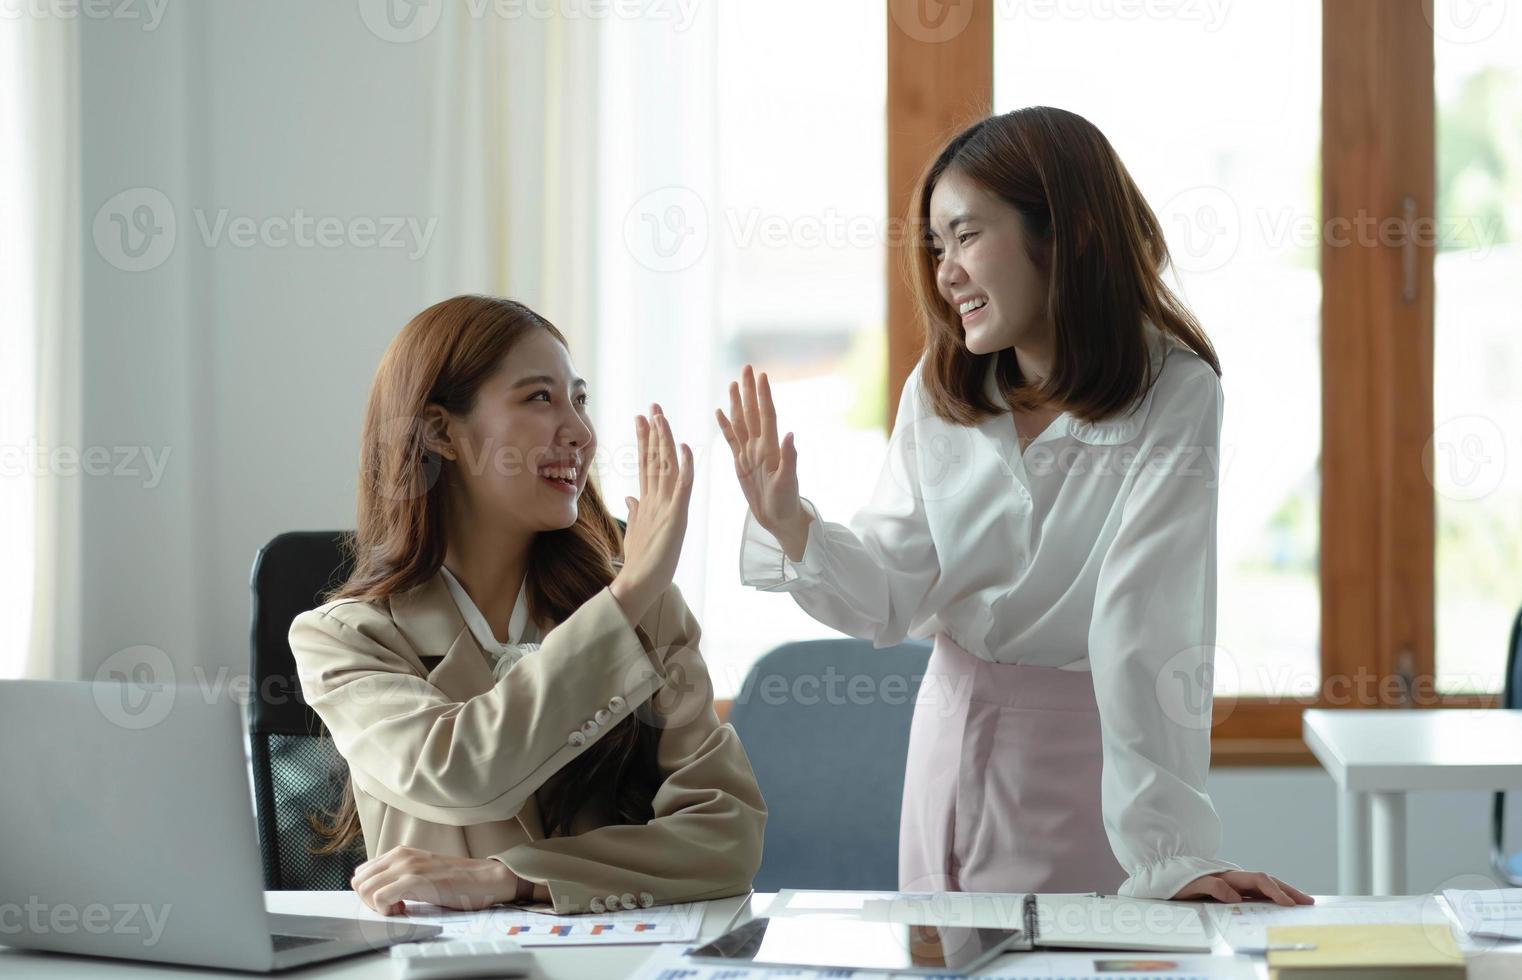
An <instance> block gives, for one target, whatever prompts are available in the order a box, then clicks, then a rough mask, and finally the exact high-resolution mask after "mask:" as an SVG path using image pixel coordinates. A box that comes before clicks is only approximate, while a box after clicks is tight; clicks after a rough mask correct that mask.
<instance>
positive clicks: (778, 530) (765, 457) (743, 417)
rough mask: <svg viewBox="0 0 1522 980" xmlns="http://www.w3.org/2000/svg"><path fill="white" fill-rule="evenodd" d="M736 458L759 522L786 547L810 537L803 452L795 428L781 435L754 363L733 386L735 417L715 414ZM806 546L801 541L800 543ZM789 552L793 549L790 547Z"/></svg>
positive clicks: (737, 473) (731, 402) (768, 387)
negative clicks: (802, 494)
mask: <svg viewBox="0 0 1522 980" xmlns="http://www.w3.org/2000/svg"><path fill="white" fill-rule="evenodd" d="M714 414H715V416H717V418H718V420H719V429H720V431H722V432H723V433H724V440H725V441H726V442H728V443H729V450H730V452H731V453H733V454H734V458H735V477H736V478H737V479H738V480H739V481H740V489H741V490H742V491H744V493H745V502H746V503H747V504H749V505H750V512H751V513H752V514H754V515H755V517H756V521H757V523H759V524H760V525H761V526H762V527H764V528H765V529H766V530H768V531H770V532H771V533H772V534H773V535H774V536H776V537H777V538H778V540H780V541H782V542H783V544H784V546H786V545H788V544H789V543H790V541H792V540H796V538H797V534H798V532H799V531H800V530H801V531H802V533H803V534H804V535H805V536H806V535H807V529H808V517H807V515H806V514H805V513H804V510H803V504H802V502H801V501H800V500H799V497H798V450H797V448H796V447H795V446H794V445H793V434H792V433H791V432H789V433H788V434H787V435H786V436H785V437H783V439H782V440H781V441H780V442H779V441H778V439H777V410H776V406H775V405H773V403H772V389H771V383H770V382H769V381H768V380H767V378H766V374H765V372H763V373H762V374H761V377H760V380H759V382H758V381H757V378H756V374H755V372H754V371H753V370H752V369H751V366H750V365H748V364H747V365H746V366H745V370H744V372H743V373H742V374H741V376H740V380H739V381H732V382H730V385H729V416H728V417H726V416H725V414H724V411H723V410H722V409H718V410H716V411H715V412H714ZM799 547H800V548H801V544H800V545H799ZM788 551H789V552H790V554H791V552H792V551H793V549H792V548H788Z"/></svg>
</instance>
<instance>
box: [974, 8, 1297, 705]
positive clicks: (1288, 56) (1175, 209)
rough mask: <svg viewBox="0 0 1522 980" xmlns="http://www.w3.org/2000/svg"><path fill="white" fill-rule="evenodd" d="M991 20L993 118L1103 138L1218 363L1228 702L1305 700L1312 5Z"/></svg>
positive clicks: (1054, 11) (1224, 689) (1099, 11)
mask: <svg viewBox="0 0 1522 980" xmlns="http://www.w3.org/2000/svg"><path fill="white" fill-rule="evenodd" d="M996 9H997V10H998V11H999V13H997V14H996V16H995V20H994V79H993V91H994V111H995V112H1007V111H1009V110H1011V109H1016V108H1019V107H1021V106H1027V105H1050V106H1056V107H1059V108H1063V109H1069V110H1072V111H1074V112H1077V113H1078V114H1080V115H1082V116H1084V117H1085V118H1087V119H1088V120H1089V121H1090V122H1092V123H1094V124H1095V125H1096V126H1098V127H1099V129H1100V130H1101V131H1102V132H1104V134H1105V135H1106V136H1107V137H1108V138H1109V140H1110V142H1111V144H1112V145H1113V146H1114V147H1115V150H1116V152H1117V153H1118V154H1119V156H1120V158H1121V160H1122V161H1123V162H1124V163H1125V165H1126V168H1127V169H1128V170H1129V171H1130V172H1131V176H1132V177H1133V179H1135V180H1136V182H1137V184H1138V185H1139V186H1140V188H1141V190H1142V193H1143V195H1145V197H1146V198H1147V201H1148V203H1149V204H1151V205H1152V208H1153V210H1154V211H1156V212H1157V215H1158V219H1159V220H1160V221H1161V222H1162V224H1163V227H1164V230H1165V234H1166V235H1167V237H1168V247H1169V249H1170V251H1171V252H1172V257H1173V270H1172V275H1171V277H1170V279H1171V282H1170V285H1172V286H1173V287H1174V288H1175V290H1176V291H1177V292H1178V293H1179V294H1180V295H1181V296H1182V298H1183V299H1184V301H1185V302H1186V303H1187V304H1188V305H1189V307H1190V308H1191V309H1192V310H1193V311H1194V313H1195V315H1196V316H1198V317H1199V319H1200V322H1201V324H1202V325H1203V326H1204V328H1205V332H1206V334H1207V335H1208V336H1209V337H1210V338H1211V341H1212V343H1214V344H1215V346H1216V350H1217V352H1218V353H1219V355H1220V358H1221V367H1222V386H1223V388H1224V391H1225V397H1226V412H1225V419H1224V426H1223V431H1222V435H1221V473H1222V478H1221V486H1220V518H1219V522H1220V538H1219V569H1220V577H1219V615H1218V624H1219V625H1218V630H1217V639H1216V643H1217V648H1218V649H1217V655H1216V690H1217V693H1218V694H1221V695H1241V696H1261V695H1275V696H1285V695H1289V696H1297V695H1307V694H1310V695H1314V693H1315V691H1316V688H1317V686H1318V683H1319V680H1320V667H1319V643H1320V600H1321V597H1320V589H1319V581H1318V571H1317V559H1318V548H1319V542H1320V534H1319V513H1318V509H1319V505H1320V480H1319V463H1320V451H1321V444H1320V439H1319V431H1320V418H1321V330H1320V306H1321V281H1320V276H1319V274H1318V271H1317V255H1318V247H1319V245H1320V241H1319V238H1318V235H1317V233H1316V229H1317V216H1318V213H1319V211H1318V207H1317V201H1318V194H1317V190H1318V181H1319V179H1320V160H1319V145H1320V123H1321V112H1320V110H1321V12H1320V5H1319V4H1311V3H1295V4H1273V5H1268V4H1264V5H1240V4H1239V5H1235V6H1232V7H1231V8H1229V9H1227V8H1221V9H1219V10H1214V9H1213V8H1211V7H1209V5H1201V4H1180V5H1173V6H1162V7H1158V8H1156V9H1157V10H1158V11H1160V12H1166V13H1167V15H1166V16H1163V15H1159V16H1155V17H1148V16H1122V15H1121V14H1122V13H1123V10H1122V8H1119V7H1109V6H1106V5H1094V6H1092V7H1088V6H1084V7H1074V6H1071V5H1067V6H1065V5H1027V4H1011V5H1008V6H1007V7H1005V6H999V7H997V8H996ZM1075 11H1081V13H1082V16H1076V15H1075ZM1107 13H1108V15H1107ZM1137 13H1139V11H1137ZM1217 18H1219V19H1217ZM1207 79H1208V80H1209V82H1208V84H1202V82H1203V81H1204V80H1207Z"/></svg>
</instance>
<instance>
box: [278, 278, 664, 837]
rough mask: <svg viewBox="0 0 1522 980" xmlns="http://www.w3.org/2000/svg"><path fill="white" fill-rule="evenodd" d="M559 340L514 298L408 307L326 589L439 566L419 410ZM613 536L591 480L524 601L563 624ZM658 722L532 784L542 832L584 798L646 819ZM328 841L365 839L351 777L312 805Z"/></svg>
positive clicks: (438, 467)
mask: <svg viewBox="0 0 1522 980" xmlns="http://www.w3.org/2000/svg"><path fill="white" fill-rule="evenodd" d="M535 329H538V330H546V331H548V332H549V333H550V334H551V335H552V336H553V337H554V338H555V339H556V340H558V341H559V342H560V343H561V344H565V343H566V340H565V337H564V336H563V335H562V334H561V332H560V331H559V330H557V329H556V328H555V326H554V325H553V324H551V323H550V322H549V321H548V320H546V319H545V318H544V317H542V316H540V315H539V314H537V313H535V312H534V311H533V310H531V309H529V308H528V307H527V306H524V305H523V304H522V303H516V302H513V301H512V300H507V299H497V298H494V297H490V296H456V297H454V298H453V299H447V300H444V301H443V302H441V303H436V304H434V305H433V306H430V307H429V308H428V309H426V310H424V311H423V312H421V313H419V314H418V315H417V316H415V317H413V318H412V320H411V322H409V323H408V324H407V326H406V327H404V328H403V329H402V332H401V333H400V334H398V335H397V337H396V339H395V340H393V341H392V342H391V346H390V347H389V348H387V350H386V353H385V355H384V356H383V357H382V358H381V363H380V367H379V368H378V369H377V371H376V373H375V381H374V382H373V384H372V385H371V388H370V401H369V404H368V406H367V407H366V409H365V421H364V428H363V432H362V434H361V436H360V467H359V506H358V523H357V525H356V530H355V532H354V534H353V535H352V537H351V538H350V541H349V546H350V551H351V552H352V556H353V560H354V569H353V572H352V573H351V574H350V575H349V577H348V579H347V580H346V581H345V582H344V583H343V584H342V585H340V586H339V587H338V588H337V589H335V590H334V591H333V592H332V593H330V594H329V595H328V596H327V597H326V598H327V599H328V600H330V601H331V600H333V599H364V600H381V599H386V598H387V597H389V596H392V595H395V594H397V593H401V592H406V591H407V590H409V589H413V588H416V587H418V586H420V585H422V584H424V583H426V582H428V581H429V580H430V579H432V578H433V577H434V576H435V575H437V574H438V572H439V568H440V567H441V566H442V565H443V564H444V551H445V537H444V520H445V512H446V504H447V498H448V492H447V491H448V489H449V485H450V481H451V480H453V479H457V477H456V475H455V472H454V469H453V467H454V465H455V464H452V463H450V462H449V461H446V460H443V459H441V458H440V457H439V456H438V455H437V454H436V453H427V452H426V451H425V443H424V435H425V431H424V423H423V414H424V409H425V407H426V406H427V405H429V404H437V405H440V406H442V407H443V408H444V409H446V410H447V411H449V412H451V413H453V414H456V415H463V414H467V413H469V412H470V410H471V408H472V407H473V406H474V404H475V400H476V394H477V392H478V391H479V390H480V388H481V386H482V384H483V383H485V381H486V380H487V379H488V378H489V377H491V375H492V374H493V373H494V372H496V370H497V369H498V368H499V367H500V366H501V364H502V359H503V358H504V357H505V356H506V355H507V353H508V351H509V350H511V349H512V347H513V345H514V344H516V343H517V342H518V340H520V339H521V338H522V337H523V336H524V335H525V334H527V333H528V332H529V331H531V330H535ZM622 554H623V534H622V530H621V528H620V526H619V524H618V522H617V521H616V520H614V518H613V517H612V515H610V514H609V513H608V510H607V507H605V506H604V505H603V501H602V496H601V494H600V493H599V492H598V489H597V486H596V484H595V482H594V481H593V480H592V479H591V478H590V477H589V478H588V480H587V485H586V489H585V490H584V491H583V492H582V494H581V497H580V501H579V507H578V513H577V517H576V523H575V524H573V525H571V526H570V527H568V528H565V529H563V530H558V531H545V532H541V533H539V534H536V535H535V536H534V540H533V543H532V545H531V546H530V549H529V561H528V574H527V575H526V577H525V584H526V591H527V600H528V612H529V616H530V618H531V619H533V620H534V621H535V622H539V623H559V622H561V621H563V620H564V619H565V618H566V617H568V616H570V615H571V613H573V612H575V611H576V610H577V609H578V608H580V607H581V605H582V604H583V603H584V602H586V601H587V600H588V599H590V598H592V597H593V596H594V595H596V594H597V593H598V592H600V591H601V590H602V589H603V588H605V587H606V586H607V585H608V583H609V582H611V581H613V576H614V575H615V574H616V571H617V567H618V565H619V564H620V559H621V556H622ZM658 746H659V732H658V730H657V729H655V728H653V727H650V726H647V725H644V724H642V723H641V722H640V721H639V720H638V718H637V715H636V714H630V715H629V717H627V718H625V719H624V720H623V721H622V722H620V723H619V724H617V725H615V726H614V727H613V728H612V729H610V730H609V731H608V732H607V733H606V734H605V735H604V736H603V737H602V738H601V739H599V740H598V741H597V742H596V743H594V744H593V745H592V746H590V747H589V748H588V749H587V750H586V751H585V752H582V753H581V754H580V755H578V756H576V758H574V759H573V760H572V761H571V762H570V763H568V764H567V765H566V766H565V767H564V768H562V769H561V770H560V771H559V772H558V773H556V774H555V776H554V777H552V778H551V779H550V781H549V782H547V783H546V784H545V785H544V786H543V787H541V788H540V790H539V792H538V794H537V799H538V802H539V808H540V813H541V816H542V818H543V823H544V828H545V833H547V834H549V835H550V836H556V835H564V834H569V833H570V832H571V825H572V822H573V820H574V819H575V817H576V815H577V814H578V813H579V812H581V811H582V810H583V809H584V808H588V807H595V808H597V809H596V812H599V813H600V814H602V815H604V816H605V817H607V818H608V819H609V820H610V822H613V823H630V824H639V823H644V822H646V821H648V820H650V819H651V818H652V817H653V816H654V810H653V805H652V804H653V800H654V797H655V792H656V790H657V789H658V788H659V786H660V782H661V776H660V772H659V767H658V765H657V761H656V760H657V749H658ZM308 819H309V821H310V823H311V825H312V826H313V828H314V829H315V830H316V831H317V832H318V833H319V835H321V836H322V837H324V838H325V843H323V844H322V845H320V846H319V847H318V848H316V849H315V853H319V854H332V853H335V852H338V851H342V850H345V849H347V848H349V847H352V846H353V845H354V844H355V842H356V841H359V840H360V839H361V837H362V831H361V828H360V824H359V814H358V811H357V809H356V807H355V803H354V789H353V785H352V782H351V783H350V784H348V785H346V786H345V787H344V795H343V798H342V800H341V801H340V803H339V808H338V811H337V812H336V813H333V814H330V815H329V819H328V820H326V821H325V820H323V819H321V818H319V817H318V816H317V815H315V814H314V815H309V818H308Z"/></svg>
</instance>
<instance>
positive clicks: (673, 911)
mask: <svg viewBox="0 0 1522 980" xmlns="http://www.w3.org/2000/svg"><path fill="white" fill-rule="evenodd" d="M706 904H707V903H706V902H688V903H686V904H683V905H657V906H655V907H653V908H648V909H632V910H629V911H619V912H605V913H601V914H588V915H554V914H553V913H549V914H547V913H544V912H533V911H529V910H527V909H521V908H515V907H513V906H510V905H498V906H496V907H494V908H489V909H483V910H481V911H479V912H461V911H458V910H456V909H446V908H442V907H440V906H438V905H429V904H427V903H425V902H408V903H407V919H408V920H409V921H412V922H421V923H425V924H427V925H434V926H440V927H442V928H443V930H444V935H445V936H448V937H454V938H460V939H511V940H513V941H514V942H516V943H517V944H518V945H520V946H627V945H631V944H634V943H687V942H692V941H694V940H696V939H697V938H698V933H699V932H700V931H701V930H702V927H703V909H704V907H705V906H706Z"/></svg>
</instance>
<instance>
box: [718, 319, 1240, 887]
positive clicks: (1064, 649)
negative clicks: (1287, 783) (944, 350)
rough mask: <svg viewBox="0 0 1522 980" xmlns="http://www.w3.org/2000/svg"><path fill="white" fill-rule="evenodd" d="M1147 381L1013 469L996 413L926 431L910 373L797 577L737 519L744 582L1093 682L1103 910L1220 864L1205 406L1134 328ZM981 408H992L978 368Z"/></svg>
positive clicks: (1182, 353) (1183, 354)
mask: <svg viewBox="0 0 1522 980" xmlns="http://www.w3.org/2000/svg"><path fill="white" fill-rule="evenodd" d="M1147 332H1148V343H1149V350H1150V354H1151V364H1152V367H1153V376H1154V377H1155V378H1156V382H1155V384H1154V385H1153V386H1152V387H1151V388H1150V389H1149V391H1148V393H1147V394H1146V396H1145V397H1144V398H1142V399H1141V400H1140V402H1139V403H1138V405H1137V406H1136V407H1135V409H1134V410H1133V411H1131V412H1130V413H1129V414H1124V415H1119V416H1114V417H1112V418H1109V419H1106V420H1104V421H1101V422H1098V423H1086V422H1084V421H1082V420H1080V419H1077V418H1075V417H1073V416H1071V415H1069V414H1067V413H1063V414H1062V415H1060V416H1058V417H1057V418H1056V419H1055V420H1053V421H1052V422H1051V424H1050V425H1048V426H1047V428H1046V430H1045V431H1043V432H1042V433H1041V434H1040V435H1038V436H1037V437H1036V438H1035V439H1034V440H1033V441H1032V442H1031V443H1030V445H1029V446H1028V447H1027V448H1026V450H1025V452H1024V454H1023V455H1022V453H1021V452H1020V448H1019V441H1018V436H1017V433H1016V430H1015V426H1014V421H1013V419H1012V418H1011V416H1010V414H1009V413H1008V412H1004V413H1002V414H1000V415H997V416H995V417H993V418H991V419H988V420H986V421H984V422H983V423H982V424H981V425H978V426H961V425H955V424H952V423H948V422H945V421H942V420H941V419H940V418H938V417H937V416H936V415H935V414H934V412H933V411H932V410H931V409H930V406H929V403H928V399H927V397H926V395H925V393H924V389H923V385H922V382H921V380H920V369H921V367H922V366H923V362H921V365H920V366H917V367H916V368H915V370H914V371H913V372H912V373H911V374H910V376H909V378H908V380H907V382H906V383H905V385H904V390H903V395H902V398H901V399H900V401H899V408H898V418H897V421H896V422H895V424H894V428H893V435H892V438H891V439H890V441H889V446H888V458H887V460H886V462H885V463H884V465H883V468H882V471H881V474H880V476H879V477H878V481H877V487H876V490H875V491H874V492H873V495H872V499H871V502H870V503H869V504H868V505H867V507H866V508H865V509H864V510H862V511H860V512H859V513H858V514H856V516H855V518H854V519H853V520H852V521H851V525H850V527H846V526H843V525H840V524H834V523H830V522H827V521H825V520H823V519H822V518H820V516H819V513H818V510H817V509H816V508H815V507H814V505H813V504H812V503H811V502H808V501H805V505H806V506H807V507H808V508H809V511H810V513H812V514H813V516H814V518H815V519H814V521H813V522H812V523H811V524H810V525H809V531H808V542H807V545H806V548H805V551H804V553H803V557H802V560H801V561H799V562H793V561H791V560H789V559H788V557H787V555H786V554H785V553H784V552H783V551H782V548H781V545H780V544H779V543H778V542H777V540H776V538H774V537H773V536H772V535H771V534H770V533H768V532H767V531H766V530H764V529H763V528H762V527H761V526H760V525H759V524H757V523H756V521H755V517H754V515H751V514H747V515H746V520H745V530H744V535H743V542H742V545H741V553H740V574H741V579H742V580H743V582H744V583H745V584H746V585H750V586H754V587H756V588H758V589H762V590H764V591H774V592H789V593H791V594H792V596H793V599H794V600H795V601H796V602H797V603H798V605H799V606H801V607H802V608H803V609H804V611H806V612H807V613H809V615H811V616H813V617H814V618H815V619H817V620H818V621H819V622H821V623H824V624H825V625H828V626H832V627H834V628H835V629H838V630H840V631H842V632H844V633H847V634H849V635H851V636H855V637H859V638H862V639H870V640H872V641H873V643H874V644H875V645H876V646H878V647H885V646H891V645H893V644H896V643H899V642H901V641H903V640H904V639H905V638H906V637H908V636H913V637H920V638H923V637H930V636H934V635H935V634H937V633H941V632H944V633H945V634H946V635H947V636H948V638H950V639H951V640H952V641H954V642H955V643H956V644H957V645H959V646H960V647H962V649H964V650H966V651H967V652H968V653H970V654H972V655H973V656H976V657H981V658H983V659H985V660H989V661H992V662H994V663H1007V664H1027V665H1032V666H1041V667H1059V668H1062V669H1065V670H1088V671H1092V673H1093V678H1094V693H1095V698H1096V701H1097V703H1098V707H1099V717H1100V728H1101V737H1102V744H1103V753H1104V766H1103V771H1104V774H1103V777H1102V800H1103V807H1104V823H1105V831H1106V834H1107V836H1108V838H1109V841H1110V845H1111V847H1112V848H1113V849H1114V851H1115V856H1116V858H1117V860H1118V861H1119V862H1120V864H1121V866H1122V867H1123V868H1125V870H1126V872H1127V874H1128V875H1129V878H1128V879H1127V880H1126V882H1125V884H1124V885H1122V886H1121V889H1120V894H1122V895H1130V896H1134V897H1139V898H1171V897H1172V896H1173V895H1175V894H1176V893H1177V892H1178V891H1179V889H1180V888H1182V887H1183V886H1184V885H1186V884H1188V883H1189V882H1190V881H1193V880H1194V879H1195V878H1198V877H1200V876H1201V875H1205V874H1211V873H1214V872H1217V871H1224V870H1235V869H1237V866H1236V865H1234V864H1231V863H1229V862H1226V861H1221V860H1218V859H1217V858H1216V856H1215V855H1216V851H1217V849H1218V848H1219V846H1220V842H1221V825H1220V820H1219V818H1218V817H1217V816H1216V812H1215V808H1214V807H1213V806H1212V805H1211V802H1210V797H1209V795H1208V794H1207V792H1206V789H1205V779H1206V775H1207V773H1208V772H1209V768H1210V710H1211V701H1210V696H1211V687H1210V679H1211V671H1212V670H1213V665H1214V644H1215V615H1216V497H1217V483H1218V480H1219V474H1220V433H1221V415H1222V393H1221V384H1220V379H1219V378H1218V377H1217V376H1216V374H1215V372H1214V371H1213V370H1211V368H1210V366H1209V365H1208V364H1206V363H1205V362H1204V361H1203V360H1201V359H1200V358H1199V357H1198V356H1197V355H1195V353H1194V352H1193V351H1191V350H1189V349H1188V348H1187V347H1184V346H1182V345H1181V344H1179V343H1178V342H1176V341H1174V340H1173V339H1172V338H1171V337H1170V336H1168V335H1167V334H1165V333H1164V332H1163V331H1161V330H1158V329H1157V328H1155V327H1154V326H1152V325H1151V324H1148V325H1147ZM987 383H988V386H989V392H990V394H991V395H992V396H993V401H994V403H995V404H999V403H1001V398H1000V397H999V395H998V388H997V385H996V383H995V380H994V376H993V372H992V366H990V372H989V375H988V382H987Z"/></svg>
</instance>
